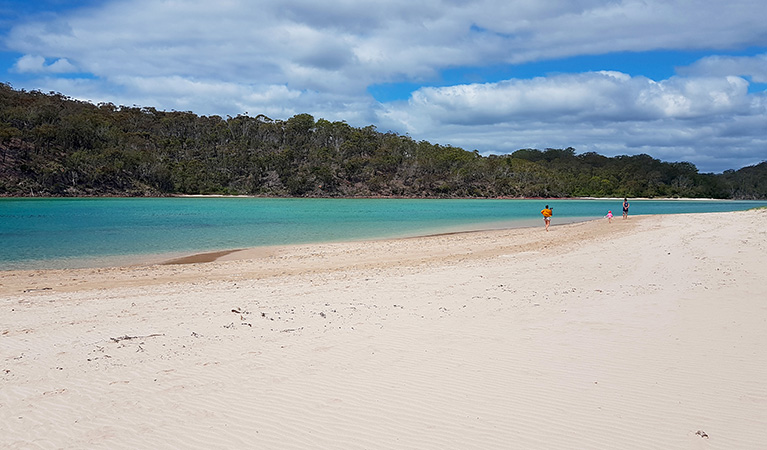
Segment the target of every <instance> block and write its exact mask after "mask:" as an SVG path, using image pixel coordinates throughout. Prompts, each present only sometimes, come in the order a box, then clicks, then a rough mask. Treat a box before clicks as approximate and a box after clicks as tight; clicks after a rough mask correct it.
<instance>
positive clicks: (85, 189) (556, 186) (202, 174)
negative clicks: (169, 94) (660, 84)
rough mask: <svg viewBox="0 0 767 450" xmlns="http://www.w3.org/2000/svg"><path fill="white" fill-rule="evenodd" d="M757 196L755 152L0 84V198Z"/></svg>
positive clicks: (763, 184)
mask: <svg viewBox="0 0 767 450" xmlns="http://www.w3.org/2000/svg"><path fill="white" fill-rule="evenodd" d="M173 194H247V195H263V196H298V197H355V196H400V197H499V196H503V197H585V196H588V197H607V196H609V197H624V196H626V197H712V198H738V199H757V198H758V199H764V198H767V162H763V163H761V164H759V165H757V166H753V167H745V168H742V169H740V170H738V171H727V172H725V173H723V174H720V175H715V174H701V173H698V170H697V168H696V167H695V166H694V165H693V164H690V163H665V162H661V161H659V160H657V159H654V158H652V157H650V156H648V155H638V156H618V157H614V158H608V157H605V156H602V155H598V154H596V153H584V154H580V155H576V154H575V150H574V149H573V148H567V149H546V150H536V149H523V150H518V151H516V152H514V153H512V154H510V155H503V156H489V157H483V156H480V155H479V154H478V153H477V152H476V151H474V152H469V151H466V150H463V149H460V148H456V147H451V146H442V145H438V144H431V143H429V142H425V141H420V142H416V141H414V140H413V139H411V138H410V137H408V136H401V135H397V134H394V133H381V132H379V131H377V130H376V129H375V127H373V126H368V127H365V128H354V127H351V126H349V125H348V124H346V123H345V122H329V121H327V120H324V119H319V120H316V121H315V119H314V117H312V116H311V115H309V114H299V115H296V116H294V117H292V118H290V119H288V120H286V121H281V120H272V119H270V118H268V117H266V116H263V115H259V116H256V117H249V116H244V115H239V116H237V117H226V118H222V117H219V116H197V115H195V114H193V113H191V112H178V111H172V112H165V111H158V110H156V109H154V108H139V107H125V106H115V105H113V104H109V103H107V104H103V103H102V104H99V105H93V104H91V103H87V102H82V101H76V100H73V99H70V98H67V97H65V96H63V95H61V94H58V93H53V92H51V93H48V94H45V93H41V92H39V91H32V92H26V91H17V90H14V89H12V88H11V86H9V85H7V84H0V195H2V196H107V195H119V196H163V195H173Z"/></svg>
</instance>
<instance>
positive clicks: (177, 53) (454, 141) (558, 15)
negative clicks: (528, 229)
mask: <svg viewBox="0 0 767 450" xmlns="http://www.w3.org/2000/svg"><path fill="white" fill-rule="evenodd" d="M764 17H767V3H765V2H764V1H763V0H730V1H726V2H725V1H714V0H684V1H674V0H671V1H668V0H610V1H608V0H482V1H462V2H456V1H455V0H422V1H420V2H413V1H412V0H407V1H406V0H376V1H370V0H354V1H352V0H337V1H335V2H329V3H322V2H316V1H309V0H284V1H281V2H266V1H259V0H256V1H254V0H250V1H248V0H218V1H216V2H211V1H207V0H102V1H95V0H92V1H63V0H37V1H34V2H31V1H29V0H0V71H1V72H2V76H1V77H0V81H4V82H7V83H10V84H11V85H12V86H13V87H14V88H16V89H26V90H41V91H43V92H48V91H56V92H60V93H62V94H64V95H67V96H69V97H73V98H77V99H81V100H87V101H91V102H93V103H100V102H111V103H114V104H116V105H126V106H133V105H137V106H151V107H156V108H158V109H161V110H168V111H170V110H179V111H192V112H195V113H197V114H204V115H212V114H217V115H221V116H226V115H231V116H235V115H237V114H248V115H251V116H256V115H258V114H265V115H267V116H269V117H271V118H273V119H287V118H290V117H292V116H293V115H295V114H299V113H309V114H312V115H313V116H314V117H315V118H316V119H319V118H324V119H327V120H331V121H336V120H343V121H346V122H348V123H349V124H351V125H353V126H367V125H375V126H376V127H377V128H378V129H379V130H380V131H394V132H396V133H400V134H408V135H409V136H411V137H412V138H413V139H415V140H427V141H430V142H432V143H439V144H443V145H454V146H459V147H462V148H464V149H466V150H478V151H479V152H480V153H482V154H484V155H487V154H503V153H508V152H513V151H515V150H517V149H520V148H539V149H545V148H565V147H573V148H575V149H576V151H577V152H579V153H581V152H589V151H594V152H598V153H601V154H603V155H607V156H615V155H627V154H628V155H631V154H639V153H647V154H649V155H651V156H653V157H655V158H658V159H661V160H664V161H689V162H692V163H693V164H695V165H696V166H697V167H698V169H699V170H700V171H701V172H721V171H723V170H727V169H738V168H740V167H743V166H747V165H753V164H757V163H759V162H761V161H764V160H767V28H765V26H764Z"/></svg>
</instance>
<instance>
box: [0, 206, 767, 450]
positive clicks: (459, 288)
mask: <svg viewBox="0 0 767 450" xmlns="http://www.w3.org/2000/svg"><path fill="white" fill-rule="evenodd" d="M765 223H767V210H753V211H744V212H730V213H709V214H685V215H659V216H636V217H630V218H629V220H623V219H622V218H621V217H617V218H614V219H613V220H612V223H607V221H606V220H597V221H592V222H585V223H575V224H568V225H557V222H556V217H555V218H554V221H553V225H552V227H551V229H550V231H549V232H545V231H544V230H543V226H542V225H541V227H539V228H528V229H512V230H495V231H486V232H472V233H458V234H450V235H440V236H430V237H420V238H411V239H399V240H381V241H370V242H352V243H334V244H321V245H300V246H289V247H275V248H261V249H250V250H240V251H233V252H221V253H216V254H208V255H194V256H190V257H189V258H185V259H183V260H178V261H173V264H152V265H144V266H132V267H113V268H103V269H79V270H50V271H12V272H0V377H1V379H2V384H1V386H2V387H1V388H0V448H9V449H30V448H44V449H47V448H57V449H58V448H63V449H86V448H87V449H117V448H124V449H136V448H142V449H155V448H185V449H191V448H198V449H214V448H215V449H219V448H220V449H233V448H257V449H371V450H376V449H549V450H550V449H728V450H731V449H741V450H744V449H745V450H748V449H764V448H767V347H766V346H767V288H766V287H765V284H764V283H765V280H766V279H767V226H765Z"/></svg>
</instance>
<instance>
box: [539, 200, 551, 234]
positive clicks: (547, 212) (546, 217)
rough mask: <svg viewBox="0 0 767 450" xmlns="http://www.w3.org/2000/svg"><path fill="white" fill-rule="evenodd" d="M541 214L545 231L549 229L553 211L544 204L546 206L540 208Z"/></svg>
mask: <svg viewBox="0 0 767 450" xmlns="http://www.w3.org/2000/svg"><path fill="white" fill-rule="evenodd" d="M541 214H543V223H544V224H546V231H549V224H550V223H551V216H552V214H554V213H553V212H552V211H551V208H549V205H546V207H545V208H543V209H542V210H541Z"/></svg>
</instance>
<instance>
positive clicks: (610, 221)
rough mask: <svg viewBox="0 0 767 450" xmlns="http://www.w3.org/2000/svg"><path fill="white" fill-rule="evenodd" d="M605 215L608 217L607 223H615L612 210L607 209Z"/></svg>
mask: <svg viewBox="0 0 767 450" xmlns="http://www.w3.org/2000/svg"><path fill="white" fill-rule="evenodd" d="M605 217H607V223H613V212H612V211H607V215H606V216H605Z"/></svg>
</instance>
